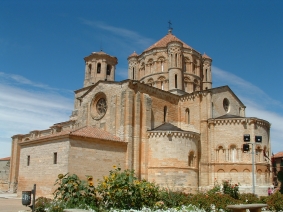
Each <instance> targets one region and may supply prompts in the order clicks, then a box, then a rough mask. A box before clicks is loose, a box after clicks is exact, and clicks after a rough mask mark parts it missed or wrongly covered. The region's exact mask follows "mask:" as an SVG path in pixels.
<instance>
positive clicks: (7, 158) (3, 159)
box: [0, 157, 10, 161]
mask: <svg viewBox="0 0 283 212" xmlns="http://www.w3.org/2000/svg"><path fill="white" fill-rule="evenodd" d="M7 160H10V157H6V158H0V161H7Z"/></svg>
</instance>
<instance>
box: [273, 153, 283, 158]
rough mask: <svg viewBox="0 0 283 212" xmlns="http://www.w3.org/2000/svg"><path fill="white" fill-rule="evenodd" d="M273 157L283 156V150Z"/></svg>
mask: <svg viewBox="0 0 283 212" xmlns="http://www.w3.org/2000/svg"><path fill="white" fill-rule="evenodd" d="M272 157H273V158H283V152H278V153H276V154H275V155H273V156H272Z"/></svg>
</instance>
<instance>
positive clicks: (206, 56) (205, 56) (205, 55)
mask: <svg viewBox="0 0 283 212" xmlns="http://www.w3.org/2000/svg"><path fill="white" fill-rule="evenodd" d="M202 57H203V58H207V59H211V58H210V57H209V56H208V55H207V54H205V53H204V54H203V55H202Z"/></svg>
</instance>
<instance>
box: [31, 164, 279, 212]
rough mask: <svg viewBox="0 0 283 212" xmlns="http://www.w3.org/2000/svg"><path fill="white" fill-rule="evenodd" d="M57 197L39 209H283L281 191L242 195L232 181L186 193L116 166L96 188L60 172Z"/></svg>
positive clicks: (41, 211)
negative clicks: (259, 205)
mask: <svg viewBox="0 0 283 212" xmlns="http://www.w3.org/2000/svg"><path fill="white" fill-rule="evenodd" d="M55 184H56V185H57V186H58V187H57V189H56V190H55V192H54V199H47V198H44V197H40V198H38V199H37V200H36V211H37V212H46V211H49V212H63V209H66V208H77V209H85V210H88V211H102V212H104V211H113V212H114V211H115V212H116V211H117V212H118V211H121V212H122V211H123V212H126V211H129V212H136V211H147V212H151V211H172V212H174V211H223V212H224V211H231V210H229V209H227V205H235V204H251V203H264V204H267V205H268V207H267V208H266V209H267V210H271V211H280V210H283V195H282V194H281V193H280V192H276V193H275V194H273V195H271V196H268V197H261V198H258V197H257V196H255V195H254V194H240V193H239V185H238V184H232V183H231V182H229V181H223V182H222V184H219V183H217V181H216V182H215V186H214V188H213V189H211V190H209V191H207V192H205V193H197V194H185V193H182V192H178V191H172V190H170V189H161V188H159V187H158V186H157V185H156V184H155V183H151V182H148V181H146V180H138V179H137V178H136V176H135V174H134V171H133V170H124V171H122V170H121V169H120V168H117V167H114V169H113V170H111V171H110V172H109V175H108V176H105V177H104V178H103V180H100V181H99V182H98V186H97V187H94V184H93V177H92V176H86V180H85V181H84V180H81V179H79V178H78V176H77V175H75V174H73V175H69V174H65V175H63V174H59V175H58V179H57V180H56V182H55Z"/></svg>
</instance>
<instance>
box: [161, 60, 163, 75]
mask: <svg viewBox="0 0 283 212" xmlns="http://www.w3.org/2000/svg"><path fill="white" fill-rule="evenodd" d="M163 70H164V68H163V60H161V71H162V72H163Z"/></svg>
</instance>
